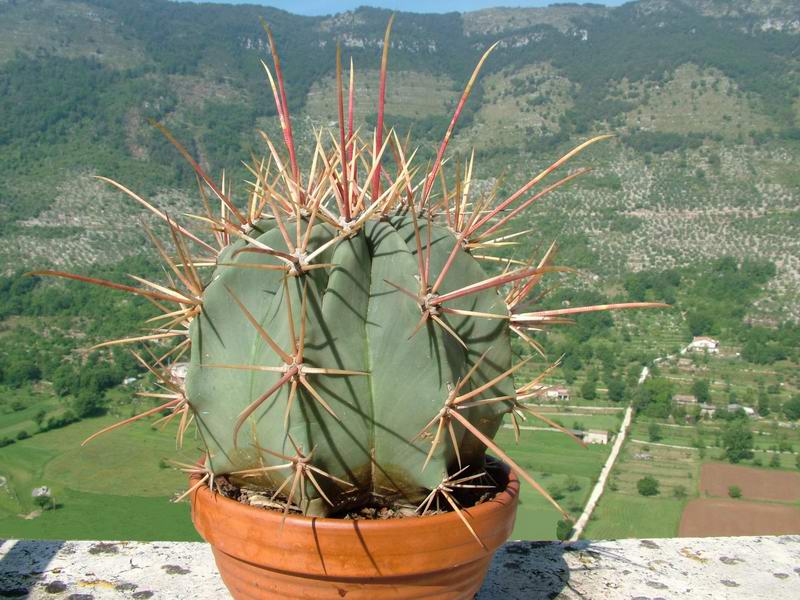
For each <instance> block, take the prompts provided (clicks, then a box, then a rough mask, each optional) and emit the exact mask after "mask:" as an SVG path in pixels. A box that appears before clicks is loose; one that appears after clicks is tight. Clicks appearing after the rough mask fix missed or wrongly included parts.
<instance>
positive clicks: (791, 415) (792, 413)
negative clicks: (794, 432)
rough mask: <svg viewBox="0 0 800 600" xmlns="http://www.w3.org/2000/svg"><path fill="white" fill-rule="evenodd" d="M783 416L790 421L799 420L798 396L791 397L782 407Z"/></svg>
mask: <svg viewBox="0 0 800 600" xmlns="http://www.w3.org/2000/svg"><path fill="white" fill-rule="evenodd" d="M783 414H785V415H786V418H787V419H791V420H792V421H797V420H798V419H800V394H796V395H794V396H792V399H791V400H789V401H788V402H786V403H785V404H784V405H783Z"/></svg>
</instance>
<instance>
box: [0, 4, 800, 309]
mask: <svg viewBox="0 0 800 600" xmlns="http://www.w3.org/2000/svg"><path fill="white" fill-rule="evenodd" d="M259 17H264V18H265V19H266V20H267V21H268V22H269V23H270V24H271V26H272V28H273V30H274V32H275V37H276V40H277V44H278V45H279V47H280V51H281V55H282V57H283V63H284V68H285V73H286V78H287V81H288V84H289V85H288V92H289V103H290V105H291V107H292V109H293V110H294V114H295V127H296V128H297V129H298V130H299V134H298V135H299V136H300V137H301V139H303V138H304V139H307V140H308V139H310V137H311V135H312V134H313V130H314V128H316V127H320V126H324V125H327V124H328V123H329V122H331V121H332V120H333V119H334V118H335V104H334V101H335V95H334V87H333V83H334V80H333V67H334V55H335V52H334V49H335V45H336V44H337V43H340V44H341V45H342V46H343V49H344V54H345V58H346V59H347V58H348V56H352V58H353V59H354V61H355V65H356V80H357V85H358V88H359V94H360V96H359V98H360V104H359V105H357V107H356V113H357V119H358V120H359V121H360V122H361V123H363V124H365V125H366V126H369V125H372V124H374V119H375V109H374V107H373V106H372V104H371V103H370V99H372V98H374V97H375V93H376V87H377V71H376V69H377V65H378V61H379V59H380V46H381V44H382V35H383V29H384V27H385V24H386V21H387V19H388V17H389V13H388V12H387V11H383V10H377V9H370V8H361V9H359V10H357V11H355V12H352V13H344V14H340V15H336V16H332V17H300V16H295V15H291V14H289V13H286V12H282V11H277V10H275V9H270V8H265V7H256V6H223V5H213V4H199V5H198V4H189V3H173V2H168V1H166V0H126V1H125V2H122V1H119V0H81V1H78V0H24V1H23V0H4V1H0V115H2V119H0V206H1V207H2V208H1V210H0V257H2V264H3V271H4V272H5V273H6V274H10V273H12V272H16V271H19V270H23V269H27V268H31V267H33V266H45V265H48V264H56V265H68V266H70V267H72V268H86V267H87V266H88V265H90V264H92V263H111V264H114V263H116V262H117V261H119V260H121V259H122V258H124V257H125V256H127V255H129V254H131V253H138V252H139V251H140V249H141V248H142V245H143V243H142V242H143V238H142V234H141V229H140V227H139V226H138V223H139V221H138V219H139V212H138V210H137V209H135V208H133V207H131V206H129V205H128V203H127V202H125V201H124V199H122V198H121V197H120V195H119V194H118V193H117V192H114V191H112V190H110V189H109V188H108V187H106V186H105V185H104V184H101V183H99V182H97V181H96V180H94V179H93V178H92V176H93V175H96V174H100V175H106V176H109V177H112V178H115V179H117V180H119V181H121V182H123V183H125V184H126V185H128V186H129V187H131V188H133V189H136V190H137V191H139V192H141V193H142V194H144V195H146V196H147V197H149V198H151V199H153V200H154V201H156V202H158V203H159V204H160V205H163V206H166V207H168V208H169V209H170V210H172V211H175V212H176V213H177V212H183V211H184V210H185V209H186V208H188V207H189V206H191V205H192V203H193V202H194V200H193V198H194V194H193V188H194V180H193V175H192V173H191V171H190V169H188V168H187V167H186V166H185V164H184V163H183V160H182V159H181V158H180V156H179V155H178V154H177V153H176V152H175V151H174V149H173V148H172V147H171V146H169V144H167V143H166V142H165V141H164V140H163V138H162V137H161V135H160V134H159V133H158V132H157V131H155V130H154V129H153V128H152V127H150V126H149V125H148V119H150V118H152V119H156V120H158V121H161V122H163V123H165V124H166V125H167V126H168V127H169V128H170V129H171V130H172V131H173V133H174V134H175V135H176V136H177V137H178V138H179V139H180V140H181V141H182V142H183V143H184V144H185V145H186V146H187V147H188V148H189V150H190V151H191V152H192V153H193V154H194V155H195V156H197V157H198V159H199V160H200V162H201V163H202V164H204V165H205V166H207V167H208V168H210V169H211V170H212V171H213V172H215V173H220V172H221V170H222V169H226V170H227V175H228V180H229V181H233V182H234V189H237V186H238V189H239V190H240V192H241V191H243V187H244V186H243V185H242V184H241V182H242V181H243V179H244V177H245V171H244V169H243V168H242V167H241V162H240V161H241V160H248V159H249V158H250V157H251V153H255V154H256V155H259V154H261V153H262V152H263V150H264V149H263V148H262V146H261V142H260V141H259V139H260V138H259V137H258V136H257V134H256V130H257V129H258V128H263V129H267V130H273V131H274V129H275V127H276V123H275V115H274V110H273V107H272V101H271V98H270V94H269V93H268V87H267V85H266V82H265V80H264V74H263V70H262V69H261V67H260V64H259V61H260V60H261V59H263V58H266V56H267V54H268V46H267V42H266V35H265V34H264V32H263V30H262V29H261V26H260V24H259ZM495 41H499V42H500V44H499V48H498V49H497V51H496V52H495V53H494V54H493V55H492V56H491V58H490V59H489V61H488V62H487V65H486V69H485V71H484V74H483V75H482V78H481V80H480V83H479V86H478V88H477V90H476V93H475V94H474V95H473V97H472V98H471V100H470V104H469V105H468V109H467V112H466V114H465V118H464V119H463V120H462V125H461V127H460V129H459V130H458V131H457V134H456V138H455V144H454V145H453V148H454V149H455V151H456V154H458V153H460V154H461V155H464V154H466V153H467V152H469V151H470V150H471V149H472V148H473V147H474V148H475V149H476V153H477V157H478V159H479V166H478V167H477V172H478V177H479V178H480V179H481V180H483V182H484V183H485V185H486V186H489V185H492V184H494V183H497V182H499V184H500V186H501V188H511V186H513V185H514V184H515V183H517V182H518V181H520V180H522V179H523V178H526V177H528V176H529V174H530V173H531V172H532V171H534V170H535V169H537V168H538V167H540V166H541V165H543V164H545V163H546V162H547V161H550V160H552V159H554V158H555V157H557V156H558V155H559V153H560V152H563V151H564V150H566V149H567V148H569V147H570V146H572V145H575V144H577V143H579V142H580V141H581V140H583V139H585V138H586V137H588V136H589V135H591V134H594V133H598V132H611V133H614V134H616V136H617V137H616V138H615V139H614V140H613V141H611V142H607V143H605V145H603V146H602V147H597V148H596V149H594V150H592V151H591V152H590V153H588V154H586V155H585V156H584V157H582V158H581V160H580V161H578V162H576V166H577V165H578V164H581V165H591V166H592V167H594V171H593V172H592V174H590V175H589V176H586V177H584V178H582V179H578V180H576V182H575V183H574V184H572V185H571V187H568V188H565V189H564V190H563V191H559V192H557V193H556V194H554V195H553V196H551V197H550V198H549V199H548V200H547V202H543V203H541V204H540V206H539V207H538V208H537V209H536V211H535V212H534V213H533V215H534V216H533V217H532V218H531V220H532V223H531V225H532V226H533V228H534V232H533V233H532V234H531V235H530V236H529V238H528V240H527V241H526V243H527V244H529V245H534V246H536V245H540V244H544V243H548V242H549V241H551V240H553V239H558V240H559V241H560V242H561V246H562V248H563V254H562V256H563V257H564V261H565V262H568V263H570V264H573V265H575V266H578V267H581V268H582V269H584V273H585V274H586V276H585V277H583V282H584V283H588V284H592V281H593V275H598V276H601V277H602V278H603V279H604V280H606V281H609V279H608V278H609V277H611V278H612V280H619V278H620V277H622V276H624V275H625V274H626V273H628V272H631V271H639V270H653V269H655V270H663V269H667V268H673V267H683V266H687V265H693V264H697V263H699V262H704V261H709V260H712V259H715V258H718V257H721V256H725V255H730V256H734V257H736V258H738V259H743V258H758V259H761V260H768V261H772V262H773V263H774V265H775V268H776V272H775V276H774V277H773V278H771V279H770V280H769V283H768V284H767V285H768V293H766V294H764V295H763V296H762V297H761V298H759V300H758V301H757V302H755V304H754V306H752V307H750V310H749V313H750V314H749V315H748V316H749V317H750V318H755V319H760V320H763V319H766V320H767V321H769V322H772V323H777V322H780V321H782V320H784V319H785V318H787V317H793V318H796V317H797V316H798V308H797V306H798V304H797V299H798V297H800V294H798V291H800V251H799V250H800V242H798V240H800V214H799V213H798V207H800V191H799V190H798V187H799V186H800V167H798V165H800V100H798V96H799V94H798V90H799V89H800V8H798V6H797V5H796V3H793V2H791V1H789V0H785V1H780V0H770V1H767V0H763V1H758V2H749V1H745V0H737V1H733V2H729V1H724V2H723V1H721V0H675V1H665V0H642V1H639V2H632V3H629V4H626V5H624V6H622V7H619V8H606V7H602V6H598V5H555V6H551V7H549V8H545V9H491V10H484V11H479V12H475V13H466V14H458V13H451V14H444V15H415V14H406V13H399V14H398V15H397V17H396V21H395V26H394V33H393V37H392V52H391V55H390V60H389V66H390V71H391V76H390V81H389V92H388V94H389V98H390V99H389V103H388V113H389V119H388V120H389V125H391V126H394V127H397V128H398V129H399V130H401V131H403V132H405V131H407V130H409V129H410V130H411V131H412V133H413V135H414V139H415V140H416V144H418V145H419V146H420V151H419V153H418V156H419V159H420V160H421V161H424V160H426V159H427V158H428V157H429V156H430V154H431V153H432V151H433V149H434V147H435V140H436V139H437V138H438V137H439V136H441V134H442V133H443V132H444V129H445V128H446V125H447V123H448V122H449V113H450V111H451V110H452V108H453V106H454V104H455V101H456V100H457V98H458V95H459V93H460V89H461V87H462V86H463V84H464V82H465V80H466V78H467V77H468V75H469V73H470V71H471V69H472V67H473V66H474V63H475V61H476V60H477V58H478V57H479V56H480V53H481V51H482V50H484V49H485V48H486V47H487V46H488V45H490V44H491V43H493V42H495Z"/></svg>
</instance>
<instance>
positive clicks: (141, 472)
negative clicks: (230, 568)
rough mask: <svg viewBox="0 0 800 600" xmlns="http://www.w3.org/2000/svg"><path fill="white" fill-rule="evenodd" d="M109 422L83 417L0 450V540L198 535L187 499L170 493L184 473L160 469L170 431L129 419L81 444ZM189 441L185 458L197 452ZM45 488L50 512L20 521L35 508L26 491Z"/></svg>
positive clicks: (168, 453) (170, 446)
mask: <svg viewBox="0 0 800 600" xmlns="http://www.w3.org/2000/svg"><path fill="white" fill-rule="evenodd" d="M112 422H114V419H113V418H111V417H102V418H97V419H88V420H85V421H81V422H79V423H76V424H74V425H70V426H68V427H64V428H62V429H56V430H53V431H48V432H46V433H41V434H38V435H35V436H33V437H32V438H30V439H27V440H23V441H20V442H17V443H15V444H13V445H11V446H7V447H5V448H0V475H2V476H3V477H5V478H6V480H7V481H6V484H5V486H3V487H2V488H0V537H24V538H39V539H99V540H109V539H129V540H197V539H198V537H197V534H196V533H195V532H194V529H193V527H192V524H191V522H190V519H189V507H188V504H187V503H181V504H172V503H170V502H169V498H170V497H171V496H172V495H173V494H174V493H175V492H178V491H181V490H182V489H183V488H184V487H185V485H186V484H185V477H184V475H183V474H182V473H180V472H178V471H176V470H173V469H171V468H162V467H160V466H159V462H160V461H161V459H163V458H170V457H174V456H176V451H175V442H174V438H173V436H172V432H171V431H166V432H160V431H157V430H153V429H152V428H151V427H150V426H149V425H148V424H145V423H142V424H135V425H132V426H129V427H126V428H123V429H121V430H118V431H116V432H113V433H112V434H110V435H107V436H103V437H101V438H98V439H97V440H95V441H94V442H92V443H90V444H89V445H87V446H86V447H84V448H81V447H80V442H81V440H83V439H84V438H86V437H87V436H88V435H90V434H91V433H92V432H94V431H96V430H97V429H99V428H101V427H104V426H107V425H109V424H111V423H112ZM192 446H193V444H192V442H191V441H187V449H185V450H184V451H183V452H182V453H180V454H182V455H183V457H184V459H185V460H188V459H190V458H191V457H193V456H198V455H199V451H197V450H194V451H193V450H191V448H192ZM41 485H46V486H48V487H50V489H51V491H52V492H53V496H54V499H55V501H56V505H57V508H56V509H55V510H48V511H45V512H44V513H43V514H42V515H41V516H38V517H36V518H32V519H24V518H22V517H21V516H20V515H28V514H30V513H31V512H32V511H33V510H34V509H35V507H34V505H33V503H32V501H31V497H30V492H31V489H32V488H34V487H37V486H41Z"/></svg>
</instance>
